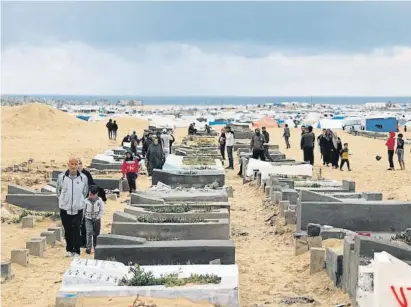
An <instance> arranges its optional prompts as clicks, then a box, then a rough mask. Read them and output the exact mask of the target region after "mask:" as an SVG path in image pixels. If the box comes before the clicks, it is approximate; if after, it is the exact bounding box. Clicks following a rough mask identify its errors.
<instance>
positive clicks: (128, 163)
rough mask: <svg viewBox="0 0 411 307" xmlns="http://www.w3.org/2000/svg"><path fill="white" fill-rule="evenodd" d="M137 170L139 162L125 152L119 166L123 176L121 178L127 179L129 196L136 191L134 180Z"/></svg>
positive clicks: (129, 153)
mask: <svg viewBox="0 0 411 307" xmlns="http://www.w3.org/2000/svg"><path fill="white" fill-rule="evenodd" d="M139 168H140V165H139V161H138V160H136V159H135V158H134V157H133V154H132V153H131V152H129V151H127V153H126V158H125V159H124V161H123V165H122V166H121V172H122V174H123V178H124V177H126V178H127V182H128V187H129V190H130V194H131V193H133V192H135V191H136V189H137V186H136V180H137V177H138V171H139Z"/></svg>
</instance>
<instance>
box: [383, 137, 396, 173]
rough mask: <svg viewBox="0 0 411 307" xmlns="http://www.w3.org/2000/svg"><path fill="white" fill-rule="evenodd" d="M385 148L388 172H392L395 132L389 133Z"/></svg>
mask: <svg viewBox="0 0 411 307" xmlns="http://www.w3.org/2000/svg"><path fill="white" fill-rule="evenodd" d="M385 146H387V150H388V163H389V164H390V167H389V168H388V170H389V171H393V170H394V149H395V132H390V133H389V136H388V140H387V142H385Z"/></svg>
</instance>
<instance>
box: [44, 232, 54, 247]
mask: <svg viewBox="0 0 411 307" xmlns="http://www.w3.org/2000/svg"><path fill="white" fill-rule="evenodd" d="M40 237H45V238H46V242H47V244H50V245H54V244H56V234H55V233H54V231H43V232H41V233H40Z"/></svg>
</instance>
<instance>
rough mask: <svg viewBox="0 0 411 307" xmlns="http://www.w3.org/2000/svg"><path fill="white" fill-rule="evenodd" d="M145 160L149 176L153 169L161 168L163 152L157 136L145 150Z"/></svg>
mask: <svg viewBox="0 0 411 307" xmlns="http://www.w3.org/2000/svg"><path fill="white" fill-rule="evenodd" d="M146 157H147V161H148V175H149V176H151V174H152V173H153V170H154V169H162V168H163V165H164V152H163V149H162V147H161V145H160V144H159V140H158V138H157V137H154V139H153V143H152V144H151V145H150V146H149V147H148V150H147V156H146Z"/></svg>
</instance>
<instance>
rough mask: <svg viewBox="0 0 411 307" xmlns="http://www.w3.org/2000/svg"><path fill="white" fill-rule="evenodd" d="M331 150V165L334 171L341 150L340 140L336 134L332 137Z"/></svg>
mask: <svg viewBox="0 0 411 307" xmlns="http://www.w3.org/2000/svg"><path fill="white" fill-rule="evenodd" d="M332 145H333V146H332V149H331V163H332V166H333V168H334V169H337V168H338V162H339V160H340V153H341V150H342V149H343V148H342V144H341V139H340V138H339V137H338V135H337V133H336V132H333V135H332Z"/></svg>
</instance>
